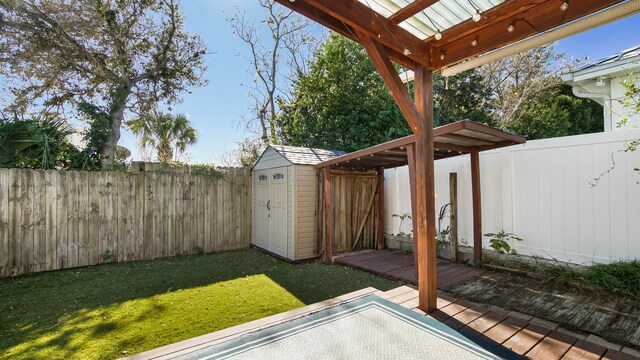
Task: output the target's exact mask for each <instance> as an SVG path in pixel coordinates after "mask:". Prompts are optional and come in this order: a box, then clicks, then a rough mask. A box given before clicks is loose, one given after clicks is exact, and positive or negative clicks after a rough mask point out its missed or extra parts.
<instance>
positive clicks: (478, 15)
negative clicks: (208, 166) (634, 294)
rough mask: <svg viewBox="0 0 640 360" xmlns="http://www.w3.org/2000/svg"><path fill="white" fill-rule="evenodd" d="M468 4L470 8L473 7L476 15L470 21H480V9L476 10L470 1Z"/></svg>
mask: <svg viewBox="0 0 640 360" xmlns="http://www.w3.org/2000/svg"><path fill="white" fill-rule="evenodd" d="M469 4H470V5H471V7H473V10H475V11H476V13H475V14H473V16H472V17H471V19H473V21H474V22H478V21H480V20H481V19H482V15H480V9H478V7H477V6H476V5H475V4H474V3H473V2H471V0H469Z"/></svg>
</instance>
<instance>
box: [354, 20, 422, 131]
mask: <svg viewBox="0 0 640 360" xmlns="http://www.w3.org/2000/svg"><path fill="white" fill-rule="evenodd" d="M357 35H358V37H359V38H360V43H361V44H362V46H364V48H365V50H367V53H368V54H369V57H370V58H371V61H372V62H373V64H374V65H375V67H376V69H378V72H379V73H380V76H381V77H382V80H384V83H385V84H386V85H387V87H388V88H389V91H391V95H392V96H393V98H394V100H395V101H396V103H397V104H398V107H399V108H400V111H401V112H402V115H404V117H405V119H407V122H408V123H409V126H410V127H411V131H413V133H414V134H415V135H418V136H419V135H422V134H423V133H424V128H423V124H422V121H421V116H420V114H419V113H418V110H417V108H416V105H414V103H413V100H412V99H411V95H410V94H409V90H407V88H406V87H405V84H404V83H403V82H402V79H400V75H398V71H396V68H395V67H394V66H393V63H391V59H389V56H388V55H387V52H386V51H385V49H384V47H383V46H382V44H380V43H379V42H378V41H375V40H373V39H372V38H370V37H369V36H367V35H366V34H364V33H360V32H358V33H357Z"/></svg>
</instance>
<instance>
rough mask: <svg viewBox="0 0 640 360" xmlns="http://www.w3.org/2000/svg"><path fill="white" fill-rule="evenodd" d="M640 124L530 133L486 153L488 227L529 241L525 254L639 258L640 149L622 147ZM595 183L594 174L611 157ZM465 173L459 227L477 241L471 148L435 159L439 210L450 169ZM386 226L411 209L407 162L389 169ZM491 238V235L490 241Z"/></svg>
mask: <svg viewBox="0 0 640 360" xmlns="http://www.w3.org/2000/svg"><path fill="white" fill-rule="evenodd" d="M637 138H640V130H620V131H615V132H609V133H599V134H589V135H580V136H572V137H564V138H556V139H546V140H537V141H530V142H528V143H527V144H524V145H518V146H512V147H509V148H504V149H498V150H494V151H487V152H483V153H482V154H481V156H480V173H481V187H482V212H483V216H482V230H483V232H484V233H487V232H496V231H500V230H502V229H504V230H505V231H507V232H512V233H515V234H516V235H518V236H520V237H522V238H523V239H524V241H522V242H518V243H516V244H515V248H516V250H517V251H518V252H519V253H521V254H526V255H537V256H541V257H545V258H549V259H558V260H563V261H570V262H574V263H590V262H611V261H615V260H618V259H634V258H640V242H638V238H639V237H640V221H639V219H640V184H638V183H637V182H638V181H640V175H638V174H637V173H636V172H634V171H633V170H632V168H634V167H639V166H640V151H636V152H633V153H627V152H622V151H621V150H622V149H623V147H624V143H625V141H626V140H631V139H637ZM612 156H613V159H614V161H615V169H614V170H612V171H610V172H609V173H607V174H604V175H603V176H602V178H601V180H600V181H599V183H598V184H597V185H596V186H595V187H592V186H591V185H590V182H592V181H593V179H594V178H596V177H598V176H599V175H600V174H602V173H603V172H606V171H607V170H608V169H609V168H610V167H611V166H612V165H613V163H612V160H611V159H612ZM450 172H457V173H458V201H459V204H458V206H459V220H460V222H459V226H460V229H459V232H460V236H461V237H462V238H463V240H465V241H467V242H468V243H472V239H473V235H472V234H473V227H472V207H471V175H470V164H469V157H468V156H459V157H455V158H450V159H444V160H438V161H436V179H435V180H436V193H437V204H436V210H439V209H440V207H441V206H443V205H444V204H446V203H448V202H449V173H450ZM385 177H386V181H385V195H386V196H385V201H386V207H385V209H386V213H385V231H386V232H387V233H397V232H398V225H399V221H398V219H397V218H392V214H394V213H395V214H401V213H410V212H411V203H410V197H409V191H408V189H409V183H408V171H407V169H406V167H403V168H398V169H391V170H386V171H385ZM483 245H484V246H485V247H487V246H488V242H487V241H485V242H484V244H483Z"/></svg>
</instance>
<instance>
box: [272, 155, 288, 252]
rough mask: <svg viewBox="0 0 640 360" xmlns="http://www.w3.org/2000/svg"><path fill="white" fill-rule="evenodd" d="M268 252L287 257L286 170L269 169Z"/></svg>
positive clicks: (284, 168)
mask: <svg viewBox="0 0 640 360" xmlns="http://www.w3.org/2000/svg"><path fill="white" fill-rule="evenodd" d="M269 180H270V182H271V184H270V190H269V193H270V197H269V200H270V204H269V205H270V206H269V209H270V210H269V211H270V215H271V216H270V218H269V220H270V224H269V251H271V252H273V253H274V254H277V255H280V256H283V257H286V256H287V189H288V187H287V168H286V167H281V168H275V169H271V178H270V179H269Z"/></svg>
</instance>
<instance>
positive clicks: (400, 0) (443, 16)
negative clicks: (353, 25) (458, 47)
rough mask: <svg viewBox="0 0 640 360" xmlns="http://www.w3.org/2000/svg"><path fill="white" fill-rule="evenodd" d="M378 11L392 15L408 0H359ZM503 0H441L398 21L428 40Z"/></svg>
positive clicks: (412, 32) (402, 25) (402, 26)
mask: <svg viewBox="0 0 640 360" xmlns="http://www.w3.org/2000/svg"><path fill="white" fill-rule="evenodd" d="M358 1H360V2H361V3H362V4H364V5H366V6H367V7H369V8H370V9H371V10H373V11H375V12H376V13H378V14H380V15H382V16H384V17H385V18H387V19H389V18H391V17H393V15H394V14H395V13H397V12H398V11H400V10H401V9H403V8H405V7H406V6H408V5H409V4H411V3H412V1H409V0H358ZM503 2H504V0H440V1H438V2H435V3H433V5H431V6H429V7H427V8H426V9H424V10H422V11H420V12H419V13H417V14H415V15H414V16H412V17H410V18H408V19H406V20H403V21H401V22H399V23H398V26H400V27H401V28H403V29H405V30H407V31H408V32H410V33H411V34H413V35H414V36H416V37H417V38H419V39H420V40H426V39H428V38H429V37H431V36H433V35H435V34H436V33H438V32H442V31H445V30H447V29H450V28H451V27H453V26H455V25H458V24H460V23H462V22H465V21H467V20H469V19H471V18H473V15H474V14H476V13H478V14H481V13H483V12H485V11H487V10H489V9H491V8H493V7H494V6H496V5H499V4H501V3H503Z"/></svg>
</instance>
